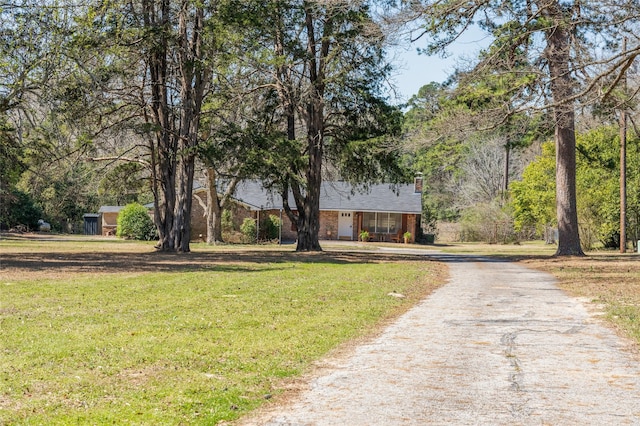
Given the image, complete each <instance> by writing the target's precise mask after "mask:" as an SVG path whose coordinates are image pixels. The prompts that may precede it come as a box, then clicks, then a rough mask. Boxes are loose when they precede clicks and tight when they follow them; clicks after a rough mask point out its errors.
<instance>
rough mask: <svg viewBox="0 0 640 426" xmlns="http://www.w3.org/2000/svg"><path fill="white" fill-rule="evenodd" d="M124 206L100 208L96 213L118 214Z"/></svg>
mask: <svg viewBox="0 0 640 426" xmlns="http://www.w3.org/2000/svg"><path fill="white" fill-rule="evenodd" d="M122 209H124V206H101V207H100V210H98V213H120V210H122Z"/></svg>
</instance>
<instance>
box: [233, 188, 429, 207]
mask: <svg viewBox="0 0 640 426" xmlns="http://www.w3.org/2000/svg"><path fill="white" fill-rule="evenodd" d="M320 191H321V192H320V210H325V211H328V210H344V211H363V212H390V213H415V214H420V213H421V212H422V197H421V195H422V194H421V193H420V192H415V190H414V185H392V184H375V185H369V186H368V187H354V186H353V185H351V184H349V183H347V182H323V183H322V187H321V190H320ZM234 198H235V199H236V200H238V201H239V202H241V203H243V204H245V205H247V206H248V207H249V208H251V209H252V210H261V209H262V210H270V209H280V208H282V198H281V197H280V195H279V194H277V193H275V192H271V191H269V190H267V189H264V188H263V186H262V183H261V182H259V181H243V182H241V183H240V184H238V187H237V189H236V195H235V196H234ZM289 205H290V206H292V207H294V206H295V203H294V200H293V196H292V195H290V196H289Z"/></svg>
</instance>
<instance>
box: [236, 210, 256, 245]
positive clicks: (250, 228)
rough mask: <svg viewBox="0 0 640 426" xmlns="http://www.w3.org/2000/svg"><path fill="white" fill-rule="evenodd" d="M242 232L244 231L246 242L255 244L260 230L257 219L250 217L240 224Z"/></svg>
mask: <svg viewBox="0 0 640 426" xmlns="http://www.w3.org/2000/svg"><path fill="white" fill-rule="evenodd" d="M240 232H242V236H243V240H244V242H245V243H248V244H254V243H255V242H256V241H257V240H258V236H257V233H258V230H257V229H256V221H255V219H251V218H250V217H247V218H245V219H244V220H243V221H242V224H241V225H240Z"/></svg>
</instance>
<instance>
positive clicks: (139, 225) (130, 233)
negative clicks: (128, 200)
mask: <svg viewBox="0 0 640 426" xmlns="http://www.w3.org/2000/svg"><path fill="white" fill-rule="evenodd" d="M116 235H117V236H118V237H122V238H129V239H133V240H145V241H149V240H155V239H157V238H158V232H157V230H156V227H155V225H154V224H153V221H152V220H151V217H149V214H148V213H147V209H146V208H145V207H144V206H143V205H141V204H138V203H132V204H127V205H126V206H125V208H123V209H122V210H121V211H120V214H118V223H117V229H116Z"/></svg>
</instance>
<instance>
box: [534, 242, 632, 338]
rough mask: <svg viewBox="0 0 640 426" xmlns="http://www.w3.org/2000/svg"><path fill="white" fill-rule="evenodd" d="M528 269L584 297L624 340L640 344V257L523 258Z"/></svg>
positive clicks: (595, 254)
mask: <svg viewBox="0 0 640 426" xmlns="http://www.w3.org/2000/svg"><path fill="white" fill-rule="evenodd" d="M522 262H524V263H525V264H527V265H528V266H531V267H534V268H537V269H540V270H544V271H547V272H549V273H551V274H553V275H554V276H556V277H557V278H558V281H559V286H560V287H561V288H562V289H564V290H565V291H566V292H567V293H569V294H571V295H573V296H577V297H583V298H586V299H587V300H589V301H590V302H593V303H595V304H597V305H599V307H600V308H601V309H602V310H603V311H604V313H605V316H606V318H607V319H608V320H609V321H610V322H611V323H612V324H613V325H614V326H615V327H616V328H617V329H618V330H619V331H621V332H622V333H623V334H624V335H625V336H627V337H630V338H632V339H633V340H634V341H635V342H636V343H637V344H640V257H639V256H638V255H637V254H632V253H627V254H619V253H615V252H593V253H589V255H588V256H587V257H584V258H581V257H570V258H560V259H556V258H547V259H543V258H529V259H527V258H524V259H522Z"/></svg>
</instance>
